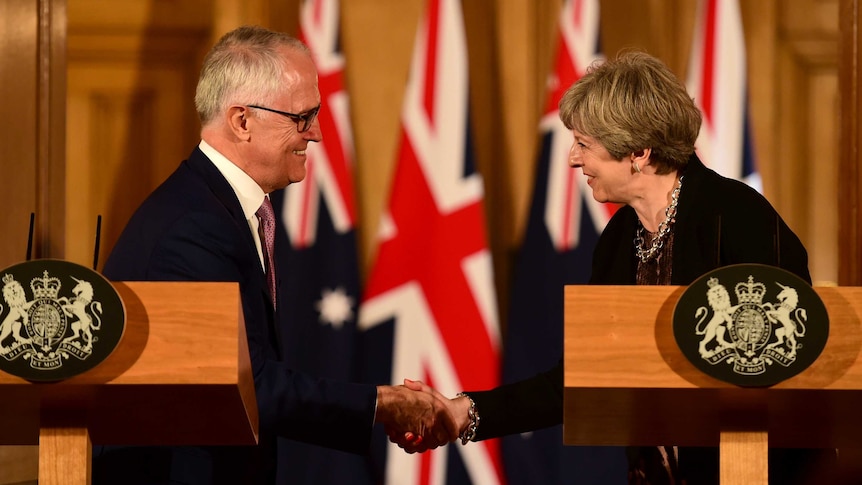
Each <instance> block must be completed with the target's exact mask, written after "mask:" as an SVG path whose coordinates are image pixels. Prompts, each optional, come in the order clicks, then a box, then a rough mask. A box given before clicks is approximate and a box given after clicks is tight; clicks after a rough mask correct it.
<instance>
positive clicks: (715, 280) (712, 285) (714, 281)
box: [706, 276, 718, 288]
mask: <svg viewBox="0 0 862 485" xmlns="http://www.w3.org/2000/svg"><path fill="white" fill-rule="evenodd" d="M717 284H718V278H716V277H715V276H713V277H712V278H710V279H709V280H707V282H706V286H709V287H710V288H715V286H716V285H717Z"/></svg>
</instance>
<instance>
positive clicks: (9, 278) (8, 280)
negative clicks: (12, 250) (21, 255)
mask: <svg viewBox="0 0 862 485" xmlns="http://www.w3.org/2000/svg"><path fill="white" fill-rule="evenodd" d="M13 281H15V277H14V276H12V275H10V274H9V273H6V274H4V275H3V284H4V285H8V284H9V283H11V282H13Z"/></svg>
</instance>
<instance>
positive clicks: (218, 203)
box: [94, 148, 377, 484]
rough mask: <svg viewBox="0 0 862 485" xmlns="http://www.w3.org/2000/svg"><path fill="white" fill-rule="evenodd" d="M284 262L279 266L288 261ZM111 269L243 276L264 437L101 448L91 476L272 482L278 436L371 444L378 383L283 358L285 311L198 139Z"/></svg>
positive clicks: (133, 227) (113, 275)
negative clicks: (243, 443)
mask: <svg viewBox="0 0 862 485" xmlns="http://www.w3.org/2000/svg"><path fill="white" fill-rule="evenodd" d="M283 237H284V236H283V235H281V234H279V235H278V236H277V238H276V251H278V250H279V246H281V247H285V246H284V244H286V241H284V240H283ZM276 260H278V258H276ZM278 270H279V271H278V272H277V273H276V274H277V275H278V274H283V272H284V271H289V270H290V268H279V269H278ZM104 274H105V276H106V277H108V278H109V279H112V280H115V281H229V282H230V281H233V282H238V283H239V290H240V295H241V300H242V309H243V315H244V319H245V325H246V335H247V337H248V343H249V353H250V357H251V365H252V372H253V376H254V384H255V390H256V397H257V406H258V411H259V415H260V443H259V444H258V445H257V446H250V447H209V448H188V447H187V448H146V449H144V448H124V449H116V448H111V449H107V450H99V451H98V452H94V455H96V456H95V458H96V460H95V462H94V483H123V484H127V483H163V482H166V481H167V480H168V479H171V480H176V481H175V482H171V483H195V484H197V483H201V484H209V483H226V484H227V483H230V484H239V483H242V484H246V483H261V484H264V483H274V467H275V441H276V440H275V438H276V436H283V437H286V438H291V439H296V440H299V441H304V442H308V443H312V444H316V445H321V446H326V447H330V448H336V449H340V450H344V451H349V452H354V453H362V452H365V451H366V450H367V448H368V446H369V444H370V439H371V428H372V425H373V422H374V412H375V405H376V396H377V391H376V388H375V387H374V386H372V385H361V384H350V383H345V382H336V381H329V380H320V379H315V378H313V377H311V376H308V375H305V374H302V373H298V372H294V371H292V370H291V369H289V368H288V367H287V366H286V365H285V364H284V362H283V361H282V358H281V354H282V349H281V346H280V343H279V340H278V335H279V329H278V327H279V325H280V324H281V322H280V315H281V312H279V311H278V309H273V307H272V304H271V303H270V299H269V294H268V289H267V282H266V277H265V274H264V272H263V270H262V268H261V264H260V259H259V257H258V253H257V249H256V247H255V244H254V239H253V237H252V234H251V230H250V229H249V226H248V222H247V221H246V219H245V216H244V215H243V212H242V209H241V207H240V203H239V200H238V199H237V197H236V195H235V193H234V191H233V189H232V188H231V186H230V185H229V184H228V182H227V180H226V179H225V178H224V177H223V176H222V174H221V173H220V172H219V171H218V169H217V168H216V167H215V165H213V163H212V162H211V161H210V160H209V159H208V158H207V157H206V156H205V155H204V154H203V153H202V152H201V151H200V149H198V148H196V149H195V150H194V151H193V152H192V154H191V156H190V157H189V159H188V160H186V161H184V162H183V163H182V164H181V165H180V166H179V168H178V169H177V170H176V171H175V172H174V173H173V174H172V175H171V176H170V177H169V178H168V179H167V180H166V181H165V182H164V183H163V184H162V185H160V186H159V187H158V188H157V189H156V190H155V191H154V192H153V193H152V194H151V195H150V196H149V197H148V198H147V199H146V200H145V201H144V203H143V204H142V205H141V206H140V208H139V209H138V210H137V212H135V214H134V215H133V216H132V218H131V220H130V221H129V223H128V225H127V226H126V228H125V229H124V231H123V233H122V235H121V236H120V238H119V240H118V241H117V244H116V246H115V247H114V249H113V251H112V252H111V255H110V256H109V258H108V260H107V261H106V263H105V269H104ZM278 286H279V288H280V287H281V285H280V284H279V285H278ZM279 291H280V290H279ZM277 301H284V300H283V299H282V298H277ZM211 405H213V406H217V405H218V403H211ZM201 412H206V408H205V407H204V408H202V410H201ZM218 425H219V423H213V426H218ZM94 451H95V450H94ZM135 463H136V464H135ZM142 476H147V477H148V478H147V479H143V478H140V477H142Z"/></svg>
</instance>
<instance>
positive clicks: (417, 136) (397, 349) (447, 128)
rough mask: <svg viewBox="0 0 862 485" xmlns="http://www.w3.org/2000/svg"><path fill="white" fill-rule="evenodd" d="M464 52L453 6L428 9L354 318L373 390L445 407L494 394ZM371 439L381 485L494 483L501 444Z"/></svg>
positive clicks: (443, 2)
mask: <svg viewBox="0 0 862 485" xmlns="http://www.w3.org/2000/svg"><path fill="white" fill-rule="evenodd" d="M466 50H467V49H466V40H465V32H464V21H463V18H462V13H461V5H460V3H459V1H458V0H429V1H428V2H427V6H426V11H425V13H424V15H423V18H422V20H421V22H420V26H419V29H418V31H417V35H416V41H415V44H414V49H413V54H412V61H411V67H410V75H409V80H408V84H407V88H406V93H405V99H404V103H403V107H402V114H401V124H402V127H401V138H400V151H399V158H398V161H397V164H396V170H395V174H394V178H393V181H392V187H391V190H390V196H389V202H388V208H387V211H386V213H385V214H384V216H383V218H382V219H383V222H382V224H381V226H382V227H381V230H380V235H379V238H380V241H379V247H378V252H377V256H376V261H375V263H374V265H373V267H372V270H371V272H370V275H369V278H368V280H367V283H366V288H365V295H364V297H363V301H362V304H361V307H360V318H359V321H360V327H361V329H362V331H363V333H364V336H363V352H364V353H366V352H367V355H369V356H370V357H369V358H367V359H365V360H366V362H369V367H373V366H375V365H381V366H382V367H383V368H380V369H377V370H376V372H375V371H374V370H373V369H370V368H369V372H370V374H369V375H371V374H374V375H375V376H376V377H374V379H376V380H377V382H379V383H390V382H392V383H401V382H402V380H403V379H404V378H405V377H406V378H412V379H421V380H423V381H425V382H426V383H428V384H430V385H431V386H433V387H435V388H436V389H437V390H439V391H440V392H442V393H443V394H445V395H446V396H449V397H453V396H454V395H455V394H456V393H457V392H459V391H462V390H464V389H489V388H492V387H495V386H496V385H497V384H498V383H499V327H498V314H497V302H496V295H495V292H494V286H493V271H492V261H491V254H490V251H489V249H488V242H487V238H486V231H485V223H486V221H485V212H484V207H483V197H484V195H483V192H484V187H483V182H482V179H481V177H480V175H479V173H478V172H477V171H476V168H475V166H474V163H473V159H472V153H471V146H470V145H471V142H470V134H469V126H470V125H469V113H468V101H469V100H468V77H467V71H468V69H467V52H466ZM372 346H376V347H374V348H376V350H370V349H371V348H372ZM383 356H385V357H386V358H384V359H381V357H383ZM383 361H385V362H383ZM378 436H379V437H378V440H379V441H378V442H377V443H380V444H379V448H376V449H375V453H376V457H377V459H378V460H379V461H380V467H381V472H380V473H381V479H382V480H385V483H387V484H390V485H395V484H420V483H421V484H426V483H427V484H456V483H474V484H496V483H500V479H501V472H500V470H501V468H500V460H499V446H498V445H499V443H498V441H497V440H487V441H482V442H478V443H470V444H469V445H468V446H461V445H460V444H452V445H449V446H445V447H441V448H438V449H436V450H433V451H431V452H427V453H423V454H416V455H408V454H406V453H404V452H403V451H402V450H401V449H399V448H398V447H396V446H395V445H392V444H386V440H385V436H384V435H382V433H380V434H379V435H378ZM387 448H388V449H387ZM383 460H385V464H384V463H383Z"/></svg>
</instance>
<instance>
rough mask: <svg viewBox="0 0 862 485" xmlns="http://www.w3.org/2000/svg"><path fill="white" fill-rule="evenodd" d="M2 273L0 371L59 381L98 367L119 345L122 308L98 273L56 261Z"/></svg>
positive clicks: (113, 292) (116, 296)
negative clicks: (27, 287)
mask: <svg viewBox="0 0 862 485" xmlns="http://www.w3.org/2000/svg"><path fill="white" fill-rule="evenodd" d="M0 274H2V275H3V276H2V285H3V287H2V294H3V302H0V370H3V371H6V372H8V373H10V374H14V375H17V376H19V377H22V378H24V379H28V380H33V381H55V380H61V379H65V378H68V377H71V376H73V375H77V374H79V373H81V372H84V371H86V370H89V369H90V368H92V367H94V366H95V365H97V364H99V363H100V362H102V361H103V360H104V359H105V358H106V357H107V356H108V355H109V354H110V353H111V352H112V351H113V349H114V348H115V347H116V346H117V344H118V343H119V341H120V338H121V337H122V335H123V330H124V326H125V312H124V309H123V304H122V301H121V300H120V297H119V295H118V294H117V292H116V291H115V290H114V288H113V286H111V284H110V283H109V282H108V281H107V280H106V279H105V278H104V277H103V276H101V275H100V274H98V273H96V272H94V271H92V270H90V269H88V268H86V267H83V266H79V265H76V264H74V263H70V262H66V261H58V260H36V261H31V262H27V263H21V264H18V265H15V266H12V267H9V268H6V269H5V270H2V272H0ZM25 285H26V286H29V289H30V291H29V295H28V292H27V290H25ZM67 288H68V289H67ZM103 323H105V325H103Z"/></svg>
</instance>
